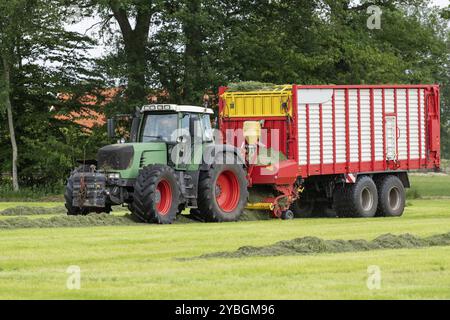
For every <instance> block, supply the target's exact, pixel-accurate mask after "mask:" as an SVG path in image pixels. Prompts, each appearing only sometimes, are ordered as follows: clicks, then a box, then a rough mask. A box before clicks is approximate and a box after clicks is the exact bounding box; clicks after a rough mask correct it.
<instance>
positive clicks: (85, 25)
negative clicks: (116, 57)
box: [66, 0, 450, 58]
mask: <svg viewBox="0 0 450 320" xmlns="http://www.w3.org/2000/svg"><path fill="white" fill-rule="evenodd" d="M431 3H432V4H433V5H435V6H438V7H440V8H444V7H447V6H448V5H449V4H450V0H432V1H431ZM100 21H101V20H100V19H99V17H92V18H85V19H83V20H81V21H80V22H79V23H76V24H73V25H69V26H67V27H66V29H67V30H70V31H76V32H79V33H81V34H85V33H87V34H88V35H90V36H92V37H95V33H96V32H98V27H97V28H95V27H94V28H92V26H93V25H95V24H96V23H99V22H100ZM117 28H118V27H117ZM105 51H106V46H105V45H99V46H96V47H94V48H92V49H90V50H89V51H88V54H89V55H91V56H92V57H95V58H99V57H101V56H102V55H103V54H104V53H105Z"/></svg>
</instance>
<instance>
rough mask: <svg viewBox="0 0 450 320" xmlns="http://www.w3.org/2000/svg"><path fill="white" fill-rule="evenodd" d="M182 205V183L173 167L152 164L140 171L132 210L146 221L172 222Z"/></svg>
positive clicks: (135, 186)
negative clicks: (179, 181)
mask: <svg viewBox="0 0 450 320" xmlns="http://www.w3.org/2000/svg"><path fill="white" fill-rule="evenodd" d="M179 205H180V185H179V183H178V179H177V176H176V175H175V172H174V171H173V169H172V168H170V167H168V166H165V165H150V166H147V167H145V168H143V169H142V170H141V171H140V172H139V176H138V178H137V179H136V183H135V185H134V194H133V203H132V205H131V211H132V212H133V213H134V214H135V215H136V216H138V217H139V218H141V219H142V220H144V221H146V222H154V223H159V224H170V223H172V222H173V221H174V220H175V219H176V216H177V212H178V211H179Z"/></svg>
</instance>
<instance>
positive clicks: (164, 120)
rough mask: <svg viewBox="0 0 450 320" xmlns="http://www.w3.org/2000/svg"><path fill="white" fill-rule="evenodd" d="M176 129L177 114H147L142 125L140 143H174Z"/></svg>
mask: <svg viewBox="0 0 450 320" xmlns="http://www.w3.org/2000/svg"><path fill="white" fill-rule="evenodd" d="M177 128H178V114H177V113H164V114H162V113H161V114H155V113H149V114H147V115H146V116H145V119H144V125H143V127H142V130H141V141H142V142H151V141H165V142H175V141H176V130H177Z"/></svg>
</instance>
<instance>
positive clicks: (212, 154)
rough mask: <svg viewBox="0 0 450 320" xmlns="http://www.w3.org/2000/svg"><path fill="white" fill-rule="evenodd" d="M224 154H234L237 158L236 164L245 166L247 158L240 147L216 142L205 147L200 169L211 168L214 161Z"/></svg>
mask: <svg viewBox="0 0 450 320" xmlns="http://www.w3.org/2000/svg"><path fill="white" fill-rule="evenodd" d="M222 154H232V155H233V156H234V157H233V158H234V159H236V160H235V163H234V164H240V165H242V166H245V160H244V158H243V157H242V154H241V151H240V150H239V149H238V148H236V147H234V146H231V145H228V144H215V145H209V146H206V147H205V148H204V150H203V159H202V164H201V166H200V170H203V171H204V170H209V168H210V167H211V166H212V165H213V164H214V163H217V160H218V158H219V155H222Z"/></svg>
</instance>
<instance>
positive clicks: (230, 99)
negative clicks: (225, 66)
mask: <svg viewBox="0 0 450 320" xmlns="http://www.w3.org/2000/svg"><path fill="white" fill-rule="evenodd" d="M222 98H223V100H224V102H225V107H224V116H225V117H231V118H233V117H244V118H245V117H277V116H286V115H287V112H286V110H284V108H283V107H282V105H283V103H287V104H288V112H289V114H290V115H292V86H290V85H286V86H277V87H276V88H275V89H274V90H273V91H249V92H225V93H224V94H223V95H222Z"/></svg>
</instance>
